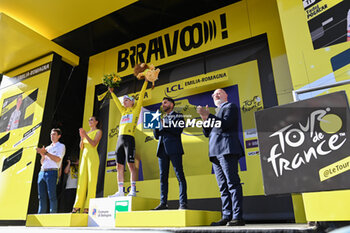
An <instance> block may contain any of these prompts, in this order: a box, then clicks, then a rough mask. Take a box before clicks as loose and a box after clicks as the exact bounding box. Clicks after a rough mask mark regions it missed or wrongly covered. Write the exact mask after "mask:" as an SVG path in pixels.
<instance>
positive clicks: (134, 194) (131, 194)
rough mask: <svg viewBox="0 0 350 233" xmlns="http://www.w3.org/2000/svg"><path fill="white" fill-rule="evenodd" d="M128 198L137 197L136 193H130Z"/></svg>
mask: <svg viewBox="0 0 350 233" xmlns="http://www.w3.org/2000/svg"><path fill="white" fill-rule="evenodd" d="M127 196H128V197H136V192H133V191H131V192H130V193H128V195H127Z"/></svg>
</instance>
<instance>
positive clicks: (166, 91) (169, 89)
mask: <svg viewBox="0 0 350 233" xmlns="http://www.w3.org/2000/svg"><path fill="white" fill-rule="evenodd" d="M183 89H184V88H183V87H182V85H181V84H175V85H173V86H171V87H167V88H165V89H164V94H165V95H166V96H167V97H170V98H175V97H177V96H178V95H177V96H169V95H168V94H169V93H171V92H176V91H180V90H183ZM179 95H180V94H179Z"/></svg>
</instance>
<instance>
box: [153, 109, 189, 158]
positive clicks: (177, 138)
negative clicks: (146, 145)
mask: <svg viewBox="0 0 350 233" xmlns="http://www.w3.org/2000/svg"><path fill="white" fill-rule="evenodd" d="M170 118H171V120H172V121H173V122H174V123H175V122H176V123H178V122H179V121H184V118H183V116H182V114H181V113H177V112H175V111H174V112H172V113H171V114H170ZM182 131H183V128H180V127H176V128H175V127H174V126H173V125H172V126H171V127H170V128H165V127H164V128H162V129H155V130H153V134H154V137H155V139H157V140H159V141H158V147H157V156H158V157H159V155H160V154H159V153H160V150H159V149H160V147H161V146H163V148H164V151H165V153H166V154H167V155H182V154H183V153H184V150H183V147H182V142H181V133H182Z"/></svg>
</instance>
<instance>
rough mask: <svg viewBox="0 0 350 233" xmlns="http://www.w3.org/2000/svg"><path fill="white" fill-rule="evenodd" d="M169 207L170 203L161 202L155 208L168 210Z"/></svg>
mask: <svg viewBox="0 0 350 233" xmlns="http://www.w3.org/2000/svg"><path fill="white" fill-rule="evenodd" d="M167 209H168V205H167V204H163V203H160V204H159V205H158V206H157V207H156V208H154V209H153V210H167Z"/></svg>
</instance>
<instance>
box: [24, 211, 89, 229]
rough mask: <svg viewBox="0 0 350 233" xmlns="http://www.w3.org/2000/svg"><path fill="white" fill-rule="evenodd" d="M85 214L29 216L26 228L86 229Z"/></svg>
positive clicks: (86, 220)
mask: <svg viewBox="0 0 350 233" xmlns="http://www.w3.org/2000/svg"><path fill="white" fill-rule="evenodd" d="M87 225H88V215H87V214H71V213H69V214H30V215H27V221H26V226H27V227H86V226H87Z"/></svg>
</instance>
